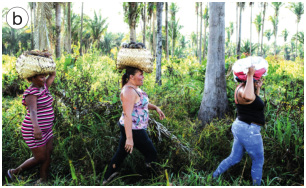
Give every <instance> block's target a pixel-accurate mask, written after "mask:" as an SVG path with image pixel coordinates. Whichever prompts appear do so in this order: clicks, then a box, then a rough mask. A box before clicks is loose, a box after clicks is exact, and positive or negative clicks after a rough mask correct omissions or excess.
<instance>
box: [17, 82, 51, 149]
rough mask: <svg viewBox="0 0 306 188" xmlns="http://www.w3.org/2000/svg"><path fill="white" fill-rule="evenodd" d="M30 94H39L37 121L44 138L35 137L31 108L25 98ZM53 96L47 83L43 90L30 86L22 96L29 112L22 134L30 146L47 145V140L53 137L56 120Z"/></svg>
mask: <svg viewBox="0 0 306 188" xmlns="http://www.w3.org/2000/svg"><path fill="white" fill-rule="evenodd" d="M28 95H35V96H37V121H38V125H39V128H40V130H41V131H42V139H41V140H36V139H35V138H34V134H33V132H34V127H33V124H32V121H31V117H30V110H29V107H28V105H27V104H26V101H25V98H26V97H27V96H28ZM52 102H53V97H52V96H51V94H50V92H49V90H48V87H47V85H46V84H45V86H44V88H43V90H41V91H40V90H39V88H36V87H33V86H30V87H29V88H27V89H26V90H25V91H24V93H23V97H22V104H23V105H25V106H26V109H27V114H26V116H25V119H24V120H23V122H22V128H21V132H22V136H23V139H24V140H25V142H26V144H27V145H28V146H29V148H31V149H32V148H37V147H41V146H43V145H45V144H46V143H47V141H48V140H49V139H50V138H51V137H53V133H52V126H53V121H54V112H53V108H52V106H51V105H52Z"/></svg>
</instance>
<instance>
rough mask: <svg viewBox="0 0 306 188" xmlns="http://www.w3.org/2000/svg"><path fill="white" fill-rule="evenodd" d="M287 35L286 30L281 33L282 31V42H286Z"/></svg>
mask: <svg viewBox="0 0 306 188" xmlns="http://www.w3.org/2000/svg"><path fill="white" fill-rule="evenodd" d="M288 35H289V32H288V30H287V29H286V28H285V29H284V30H283V31H282V37H284V41H285V42H287V37H288Z"/></svg>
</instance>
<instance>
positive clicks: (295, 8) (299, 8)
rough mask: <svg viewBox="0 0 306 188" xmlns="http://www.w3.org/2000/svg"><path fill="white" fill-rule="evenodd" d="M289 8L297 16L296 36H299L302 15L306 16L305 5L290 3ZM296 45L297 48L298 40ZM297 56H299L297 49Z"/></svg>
mask: <svg viewBox="0 0 306 188" xmlns="http://www.w3.org/2000/svg"><path fill="white" fill-rule="evenodd" d="M288 8H289V10H291V12H293V13H294V14H295V15H296V35H298V31H299V23H300V21H301V16H302V14H304V4H303V3H302V2H298V3H289V6H288ZM295 45H296V46H297V38H296V40H295ZM295 55H296V56H297V48H296V49H295Z"/></svg>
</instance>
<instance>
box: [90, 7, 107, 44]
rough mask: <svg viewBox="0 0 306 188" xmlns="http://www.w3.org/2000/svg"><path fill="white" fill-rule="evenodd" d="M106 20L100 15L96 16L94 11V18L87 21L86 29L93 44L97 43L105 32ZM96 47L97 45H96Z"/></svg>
mask: <svg viewBox="0 0 306 188" xmlns="http://www.w3.org/2000/svg"><path fill="white" fill-rule="evenodd" d="M106 21H107V18H104V19H103V18H102V16H101V14H100V13H99V15H97V13H96V11H94V18H93V19H92V20H89V21H88V23H87V24H88V27H89V28H90V32H91V39H92V42H93V43H96V42H99V41H100V39H101V36H102V35H103V34H104V33H105V32H106V30H107V27H108V23H106ZM96 45H98V44H96Z"/></svg>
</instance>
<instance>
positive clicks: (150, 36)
mask: <svg viewBox="0 0 306 188" xmlns="http://www.w3.org/2000/svg"><path fill="white" fill-rule="evenodd" d="M153 10H154V3H153V2H149V3H148V8H147V12H148V20H149V21H150V25H151V29H152V28H153V25H152V24H153V23H152V17H153ZM148 34H149V44H150V49H151V52H153V36H152V33H148ZM151 38H152V40H151Z"/></svg>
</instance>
